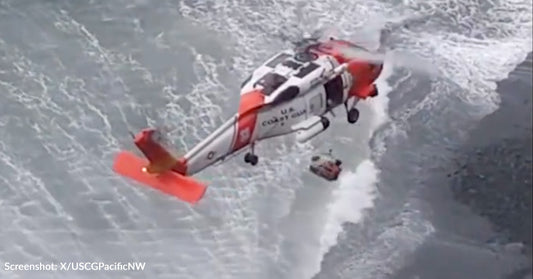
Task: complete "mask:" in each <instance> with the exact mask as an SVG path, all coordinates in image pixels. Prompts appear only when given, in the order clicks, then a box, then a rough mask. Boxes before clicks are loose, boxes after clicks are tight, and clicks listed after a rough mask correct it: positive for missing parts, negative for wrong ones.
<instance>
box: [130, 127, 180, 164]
mask: <svg viewBox="0 0 533 279" xmlns="http://www.w3.org/2000/svg"><path fill="white" fill-rule="evenodd" d="M135 145H136V146H137V147H138V148H139V150H141V152H142V153H143V154H144V156H145V157H146V158H147V159H148V161H149V164H148V166H146V167H145V168H144V171H146V172H148V173H153V174H155V173H163V172H166V171H169V170H171V169H172V168H174V167H175V166H176V165H177V164H178V160H177V159H176V158H175V157H174V156H172V154H171V153H170V152H169V151H168V150H167V149H166V148H165V147H164V146H163V144H162V136H161V134H160V133H159V131H157V130H155V129H144V130H142V131H141V132H140V133H138V134H137V135H136V136H135Z"/></svg>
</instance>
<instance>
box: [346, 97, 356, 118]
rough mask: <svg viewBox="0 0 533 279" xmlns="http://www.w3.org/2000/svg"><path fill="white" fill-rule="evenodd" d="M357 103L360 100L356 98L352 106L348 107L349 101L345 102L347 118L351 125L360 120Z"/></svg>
mask: <svg viewBox="0 0 533 279" xmlns="http://www.w3.org/2000/svg"><path fill="white" fill-rule="evenodd" d="M357 101H358V100H357V99H355V98H354V99H353V102H352V103H351V104H350V105H348V100H346V101H345V102H344V107H345V108H346V118H347V119H348V123H350V124H354V123H355V122H357V120H359V110H358V109H356V108H355V105H357ZM348 107H349V108H348Z"/></svg>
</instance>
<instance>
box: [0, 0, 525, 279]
mask: <svg viewBox="0 0 533 279" xmlns="http://www.w3.org/2000/svg"><path fill="white" fill-rule="evenodd" d="M531 12H532V7H531V2H528V1H522V0H515V1H374V2H368V1H350V2H348V1H314V2H310V1H157V2H154V1H142V0H137V1H122V0H115V1H85V2H76V3H75V2H73V1H46V2H42V1H40V2H37V1H35V2H32V1H20V0H17V1H14V0H13V1H5V0H4V1H0V90H1V91H2V94H0V98H1V99H0V131H1V132H0V134H1V135H2V139H1V141H0V174H1V176H0V193H1V195H0V196H1V198H0V209H1V211H0V212H1V213H0V261H1V262H2V263H5V262H9V263H38V262H59V261H83V262H85V261H103V262H106V263H112V262H130V261H139V262H146V268H145V270H144V271H121V272H98V271H93V272H88V271H70V272H59V273H52V272H41V273H35V272H33V273H32V272H29V271H26V272H11V271H6V270H4V269H0V275H1V277H2V278H4V277H5V278H95V277H97V278H131V277H134V278H195V279H200V278H257V279H261V278H291V279H292V278H296V279H300V278H301V279H306V278H313V277H315V278H350V279H351V278H372V279H376V278H387V277H388V276H391V275H392V274H394V273H395V271H397V270H399V269H401V268H402V267H403V266H404V265H405V264H407V263H406V261H405V259H406V258H407V257H408V256H409V255H411V254H412V253H414V251H416V249H417V248H418V247H420V246H421V245H422V244H423V243H424V242H425V241H427V239H428V238H430V237H432V236H434V235H435V234H436V233H437V232H438V230H437V229H436V226H435V225H434V224H433V223H432V222H433V221H432V218H430V217H431V216H429V215H430V214H429V213H428V211H427V208H428V206H427V204H426V203H427V202H426V201H425V200H424V199H423V198H421V197H420V196H419V195H417V193H418V192H419V191H420V190H421V189H423V188H424V187H427V185H424V183H423V180H421V179H418V177H421V176H420V174H423V173H425V172H427V171H428V170H429V169H431V168H434V167H436V166H437V165H438V162H439V161H440V160H442V159H443V158H444V157H445V156H446V154H447V153H446V152H445V150H447V148H450V147H453V146H455V145H456V144H458V143H459V142H461V140H462V139H463V138H464V136H465V133H466V130H467V129H468V128H469V127H472V126H473V125H475V124H476V123H477V122H478V121H480V120H481V119H482V118H483V117H485V116H486V115H488V114H490V113H491V112H493V111H495V110H496V109H497V108H498V106H499V102H500V99H499V94H498V93H497V92H496V82H497V81H499V80H502V79H505V78H507V76H508V74H509V73H510V72H511V71H512V70H513V69H514V68H515V67H516V66H517V65H518V64H519V63H520V62H522V61H523V60H524V59H525V58H526V56H527V54H528V53H529V52H530V51H531V43H532V36H531V32H532V20H531ZM317 30H326V31H324V32H327V33H330V34H332V35H335V36H338V37H342V38H345V39H349V40H352V41H354V42H358V43H360V44H363V45H365V46H367V47H369V48H375V49H377V48H380V47H381V48H386V49H394V50H395V51H397V52H399V53H401V52H406V53H411V54H414V55H416V56H418V57H421V58H424V59H426V60H427V61H430V62H429V63H430V65H431V67H430V68H431V71H429V70H428V67H421V68H422V69H423V70H428V73H424V71H420V68H419V69H418V71H414V70H409V69H405V68H403V67H402V65H403V64H406V63H405V61H403V62H402V59H401V58H399V57H400V56H391V57H388V58H387V60H386V61H385V71H384V73H383V75H382V76H381V77H380V79H379V81H378V88H379V90H380V96H379V97H378V98H376V99H373V100H370V101H368V102H362V103H360V105H359V108H360V111H361V120H360V122H358V123H357V124H356V125H348V124H347V123H346V120H345V117H344V112H343V111H342V109H339V111H337V115H338V117H337V118H335V120H334V121H333V122H332V123H333V125H332V126H331V128H330V129H329V130H328V131H326V132H325V133H323V134H321V135H320V136H318V137H317V138H316V139H314V140H313V141H312V142H310V143H306V144H295V143H294V139H293V137H291V136H286V137H281V138H276V139H272V140H269V141H265V142H263V143H261V144H260V145H258V147H257V153H258V155H259V156H260V163H259V164H258V165H257V166H256V167H250V166H248V165H246V164H245V163H244V162H243V160H242V158H241V157H240V156H237V157H235V158H234V159H232V160H230V161H228V162H226V163H225V164H223V165H220V166H217V167H214V168H210V169H208V170H206V171H205V172H203V173H201V174H200V175H199V176H198V178H199V179H201V180H204V181H206V182H208V183H209V185H210V188H209V189H208V191H207V194H206V196H205V199H204V200H202V202H200V203H199V204H197V205H195V206H190V205H187V204H184V203H182V202H179V201H177V200H175V199H173V198H170V197H166V196H164V195H161V194H160V193H157V192H154V191H151V190H150V189H146V188H144V187H141V186H139V185H137V184H135V183H133V182H131V181H129V180H126V179H123V178H120V177H117V176H116V175H115V174H114V173H113V172H112V171H111V169H110V167H111V163H112V158H113V154H114V153H115V152H117V151H118V150H120V149H130V150H131V149H133V145H132V144H131V138H130V135H129V134H128V131H130V130H134V131H135V130H138V129H141V128H145V127H147V126H157V127H164V128H165V129H166V130H167V131H168V133H169V138H171V139H173V141H174V143H175V146H176V151H177V152H178V153H183V152H185V150H188V149H190V148H192V146H193V145H194V144H195V143H197V142H198V141H199V140H200V139H202V138H203V137H205V136H207V135H208V134H209V133H210V132H211V131H213V130H214V129H216V127H217V126H218V125H220V124H221V123H222V122H223V121H224V120H225V118H227V117H229V116H230V115H231V114H233V113H234V111H235V109H236V107H237V104H238V97H239V95H238V89H239V88H238V86H239V84H240V83H241V81H242V80H243V79H244V78H245V77H246V76H247V75H248V74H249V72H250V71H251V70H252V69H253V68H254V67H255V66H257V65H259V63H260V62H261V61H263V60H264V59H266V58H267V57H268V56H270V55H272V54H273V53H275V52H277V51H279V50H280V49H282V48H285V47H289V46H290V42H289V40H294V39H297V38H299V37H301V36H302V34H304V33H313V32H315V31H317ZM403 60H406V59H403ZM411 66H412V65H411ZM429 72H431V73H429ZM328 148H333V149H334V152H335V154H338V156H339V157H340V158H341V159H342V160H343V161H344V163H345V171H344V172H343V175H342V177H341V178H340V179H339V181H338V182H337V183H325V182H324V181H321V180H319V179H317V178H316V177H314V176H312V175H310V174H309V173H307V171H306V170H307V163H308V160H309V158H310V156H311V155H312V154H314V153H316V152H320V151H324V150H327V149H328ZM480 226H484V225H483V224H480ZM494 274H496V273H494ZM495 278H497V277H495Z"/></svg>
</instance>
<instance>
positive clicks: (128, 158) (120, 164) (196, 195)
mask: <svg viewBox="0 0 533 279" xmlns="http://www.w3.org/2000/svg"><path fill="white" fill-rule="evenodd" d="M148 164H149V162H148V161H147V160H145V159H142V158H139V157H137V156H136V155H135V154H132V153H130V152H127V151H122V152H120V153H119V154H118V155H117V156H116V158H115V162H114V164H113V170H114V171H115V172H116V173H118V174H120V175H123V176H125V177H128V178H131V179H133V180H135V181H137V182H139V183H142V184H144V185H146V186H150V187H151V188H154V189H157V190H159V191H161V192H163V193H165V194H168V195H171V196H174V197H176V198H178V199H181V200H183V201H186V202H188V203H191V204H194V203H196V202H198V201H199V200H200V199H201V198H202V197H203V195H204V193H205V191H206V189H207V186H206V185H205V184H203V183H201V182H199V181H196V180H195V179H194V178H192V177H187V176H183V175H181V174H178V173H176V172H172V171H166V172H164V173H161V174H157V175H154V174H150V173H147V172H145V171H143V168H145V167H146V166H147V165H148Z"/></svg>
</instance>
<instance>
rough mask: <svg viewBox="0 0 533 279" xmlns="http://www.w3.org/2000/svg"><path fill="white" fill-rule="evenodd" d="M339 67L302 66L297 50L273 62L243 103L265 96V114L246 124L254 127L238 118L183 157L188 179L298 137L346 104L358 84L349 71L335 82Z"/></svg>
mask: <svg viewBox="0 0 533 279" xmlns="http://www.w3.org/2000/svg"><path fill="white" fill-rule="evenodd" d="M340 66H341V65H339V63H338V62H337V60H336V59H335V58H333V57H332V56H328V55H323V56H318V57H314V58H313V59H312V61H307V62H302V61H298V60H297V59H296V57H295V52H294V51H292V50H287V51H284V52H281V53H278V54H276V55H275V56H273V57H271V58H270V59H268V60H267V61H266V62H265V63H264V64H262V65H261V66H259V67H258V68H257V69H255V70H254V71H253V72H252V74H251V75H250V76H249V77H248V78H247V79H246V81H245V82H244V83H243V84H242V86H241V98H242V96H244V95H245V94H249V92H251V91H254V90H256V91H257V90H261V92H262V94H263V95H264V100H263V104H262V106H261V108H260V109H258V110H257V111H256V112H254V121H253V122H249V121H248V122H246V123H253V124H251V125H250V126H246V125H245V124H243V123H244V122H243V119H242V118H243V116H242V115H239V114H236V115H235V116H233V117H232V118H231V119H229V120H228V121H227V122H226V123H225V124H223V125H222V126H221V127H219V128H218V129H217V130H216V131H214V132H213V133H212V134H211V135H210V136H209V137H207V138H206V139H205V140H203V141H202V142H200V143H199V144H198V145H197V146H195V147H194V148H193V149H192V150H190V151H189V152H188V153H187V154H186V155H185V156H184V158H185V159H186V160H187V174H189V175H192V174H194V173H197V172H199V171H201V170H202V169H204V168H206V167H207V166H209V165H211V164H213V163H215V162H216V161H219V160H223V159H224V158H225V157H227V156H228V155H230V154H232V153H234V152H236V151H238V150H240V149H242V148H243V147H245V146H248V145H250V144H254V143H255V142H257V141H260V140H262V139H266V138H270V137H275V136H280V135H285V134H289V133H292V132H296V131H297V128H295V127H297V126H298V124H299V123H302V122H303V121H305V120H308V119H310V118H312V117H315V118H317V116H321V115H323V114H325V113H326V112H328V111H329V110H330V109H331V108H332V107H335V106H337V105H339V104H342V103H343V102H344V101H346V100H347V98H348V96H349V94H348V92H349V90H350V88H351V85H352V84H353V80H352V76H351V75H350V74H349V73H348V72H346V71H342V72H339V73H338V74H335V75H334V76H331V75H332V73H333V72H334V71H335V72H338V71H337V70H336V69H338V68H339V67H340ZM326 83H328V84H326ZM310 121H314V120H310ZM317 121H318V120H317ZM239 142H240V143H244V144H239Z"/></svg>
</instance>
